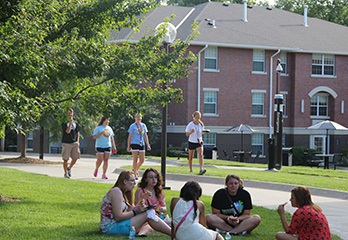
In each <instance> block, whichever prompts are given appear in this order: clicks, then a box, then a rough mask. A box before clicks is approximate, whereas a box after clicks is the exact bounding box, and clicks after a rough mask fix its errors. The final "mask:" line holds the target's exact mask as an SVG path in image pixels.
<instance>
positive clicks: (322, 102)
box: [311, 94, 329, 117]
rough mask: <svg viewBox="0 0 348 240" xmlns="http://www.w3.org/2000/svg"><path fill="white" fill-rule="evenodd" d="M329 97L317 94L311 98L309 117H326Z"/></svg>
mask: <svg viewBox="0 0 348 240" xmlns="http://www.w3.org/2000/svg"><path fill="white" fill-rule="evenodd" d="M328 102H329V96H328V95H324V94H317V95H314V96H313V97H311V116H315V117H327V116H328Z"/></svg>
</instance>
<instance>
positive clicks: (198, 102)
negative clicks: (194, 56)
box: [197, 44, 208, 112]
mask: <svg viewBox="0 0 348 240" xmlns="http://www.w3.org/2000/svg"><path fill="white" fill-rule="evenodd" d="M207 47H208V44H206V45H205V47H204V48H202V49H201V50H200V51H199V52H198V86H197V88H198V94H197V111H199V112H200V106H201V52H203V51H204V50H205V49H206V48H207Z"/></svg>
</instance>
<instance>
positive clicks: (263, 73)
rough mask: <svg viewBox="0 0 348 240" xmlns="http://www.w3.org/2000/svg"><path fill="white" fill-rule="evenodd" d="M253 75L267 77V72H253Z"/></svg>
mask: <svg viewBox="0 0 348 240" xmlns="http://www.w3.org/2000/svg"><path fill="white" fill-rule="evenodd" d="M251 74H259V75H267V72H261V71H260V72H258V71H251Z"/></svg>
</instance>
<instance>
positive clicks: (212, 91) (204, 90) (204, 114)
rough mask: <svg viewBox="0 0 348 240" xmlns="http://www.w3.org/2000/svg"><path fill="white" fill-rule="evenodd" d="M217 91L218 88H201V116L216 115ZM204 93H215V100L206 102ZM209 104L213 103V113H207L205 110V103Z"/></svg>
mask: <svg viewBox="0 0 348 240" xmlns="http://www.w3.org/2000/svg"><path fill="white" fill-rule="evenodd" d="M218 92H219V89H218V88H203V116H218V108H217V105H218ZM206 93H215V94H216V98H215V102H206V101H205V100H206V98H205V97H206V95H205V94H206ZM206 104H209V105H215V113H207V112H205V105H206Z"/></svg>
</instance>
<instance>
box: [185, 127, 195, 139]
mask: <svg viewBox="0 0 348 240" xmlns="http://www.w3.org/2000/svg"><path fill="white" fill-rule="evenodd" d="M194 132H195V129H193V128H192V129H191V132H186V137H188V136H190V135H191V134H192V133H194Z"/></svg>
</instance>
